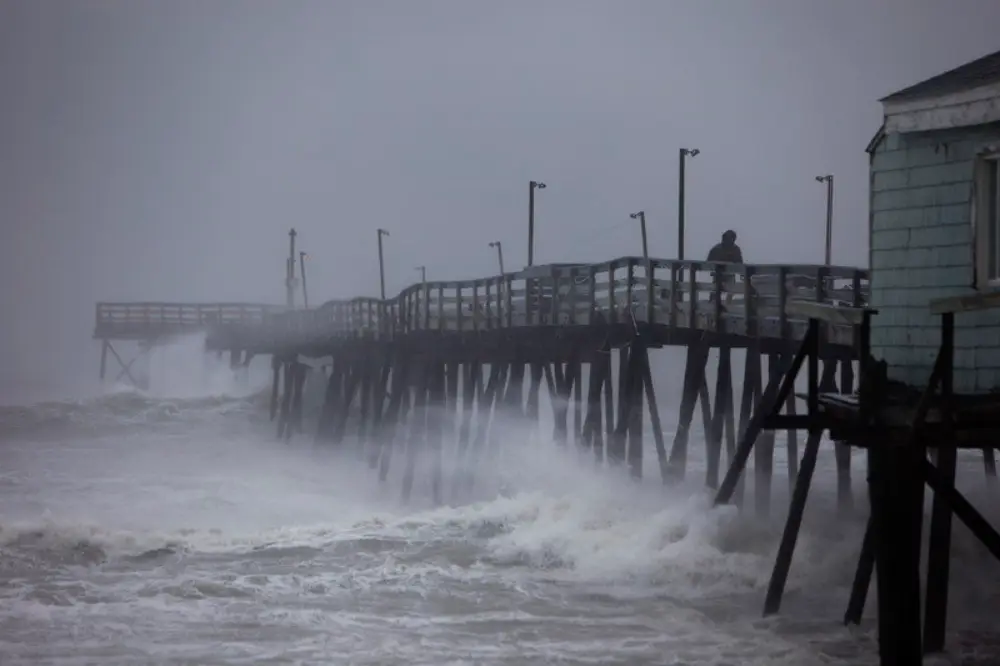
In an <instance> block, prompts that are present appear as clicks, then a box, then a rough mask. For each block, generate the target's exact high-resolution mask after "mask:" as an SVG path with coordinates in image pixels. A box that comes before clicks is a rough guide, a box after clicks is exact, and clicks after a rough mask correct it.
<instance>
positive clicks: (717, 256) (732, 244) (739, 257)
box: [708, 229, 743, 305]
mask: <svg viewBox="0 0 1000 666" xmlns="http://www.w3.org/2000/svg"><path fill="white" fill-rule="evenodd" d="M708 261H720V262H726V263H731V264H742V263H743V252H741V251H740V246H739V245H737V244H736V232H735V231H733V230H732V229H729V230H728V231H726V233H724V234H722V242H721V243H719V244H717V245H716V246H715V247H713V248H712V249H711V250H709V251H708ZM712 275H713V276H714V275H715V272H714V271H713V272H712ZM722 281H723V282H724V283H726V284H730V283H734V282H736V275H735V274H732V273H729V274H726V273H724V274H723V276H722ZM711 300H713V301H714V300H715V294H714V293H713V294H712V296H711ZM732 300H733V294H732V292H731V291H729V290H728V289H727V290H726V298H725V301H726V304H727V305H728V304H729V303H731V302H732Z"/></svg>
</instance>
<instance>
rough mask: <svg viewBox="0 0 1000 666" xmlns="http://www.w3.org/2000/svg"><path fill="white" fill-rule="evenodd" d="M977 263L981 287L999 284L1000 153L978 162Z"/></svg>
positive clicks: (976, 209) (989, 154)
mask: <svg viewBox="0 0 1000 666" xmlns="http://www.w3.org/2000/svg"><path fill="white" fill-rule="evenodd" d="M975 219H976V265H977V267H978V270H977V273H978V275H977V278H978V280H977V283H978V285H979V286H980V287H1000V153H998V152H990V153H986V154H983V155H982V156H980V158H979V160H977V163H976V202H975Z"/></svg>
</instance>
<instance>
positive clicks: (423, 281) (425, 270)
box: [413, 266, 427, 284]
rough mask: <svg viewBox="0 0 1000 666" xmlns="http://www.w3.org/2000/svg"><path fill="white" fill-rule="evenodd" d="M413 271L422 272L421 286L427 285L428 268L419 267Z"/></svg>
mask: <svg viewBox="0 0 1000 666" xmlns="http://www.w3.org/2000/svg"><path fill="white" fill-rule="evenodd" d="M413 270H415V271H420V284H427V267H426V266H417V267H415V268H414V269H413Z"/></svg>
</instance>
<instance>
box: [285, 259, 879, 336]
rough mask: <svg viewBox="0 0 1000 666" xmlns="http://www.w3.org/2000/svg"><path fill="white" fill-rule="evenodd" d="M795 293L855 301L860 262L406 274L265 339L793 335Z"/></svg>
mask: <svg viewBox="0 0 1000 666" xmlns="http://www.w3.org/2000/svg"><path fill="white" fill-rule="evenodd" d="M802 300H807V301H814V302H821V303H838V304H846V305H857V306H860V305H863V304H865V303H866V302H867V300H868V274H867V271H865V270H862V269H858V268H850V267H841V266H812V265H806V266H800V265H749V264H747V265H744V264H727V263H708V262H698V261H667V260H656V259H651V260H646V259H643V258H638V257H623V258H620V259H615V260H613V261H609V262H603V263H600V264H592V265H580V266H539V267H535V268H533V269H529V270H526V271H521V272H519V273H509V274H507V275H502V276H501V275H497V276H494V277H490V278H481V279H476V280H463V281H446V282H426V283H421V284H416V285H413V286H411V287H408V288H406V289H404V290H403V291H402V292H401V293H400V294H399V295H398V296H397V297H396V298H393V299H389V300H386V301H384V302H383V301H380V300H379V299H373V298H356V299H352V300H349V301H334V302H331V303H328V304H325V305H324V306H322V307H320V308H316V309H310V310H295V311H288V312H283V313H280V314H275V315H273V316H271V317H269V318H268V322H267V324H266V329H267V335H268V336H269V337H272V336H273V339H275V340H279V339H284V340H300V341H303V342H306V341H310V340H311V341H320V340H322V339H324V338H336V337H341V336H367V337H375V338H383V339H391V338H393V337H395V336H399V335H406V334H409V333H413V332H417V331H449V332H477V331H492V330H497V329H505V328H517V327H525V326H529V327H536V326H574V325H578V326H588V325H591V324H594V323H597V322H598V321H600V322H606V323H612V324H613V323H624V322H632V321H634V322H636V323H639V322H644V323H650V324H659V325H666V326H670V327H677V328H689V329H700V330H707V331H714V332H720V333H730V334H736V335H750V336H761V337H789V336H791V337H801V335H804V332H805V329H806V325H807V322H806V321H805V320H804V319H801V318H795V317H793V316H790V315H789V314H787V307H786V306H787V304H788V303H789V302H792V301H802ZM852 335H853V333H852V332H851V331H850V330H849V329H846V328H845V330H843V331H829V332H828V339H829V340H830V341H831V342H839V343H842V344H850V343H851V339H852ZM841 338H842V339H841Z"/></svg>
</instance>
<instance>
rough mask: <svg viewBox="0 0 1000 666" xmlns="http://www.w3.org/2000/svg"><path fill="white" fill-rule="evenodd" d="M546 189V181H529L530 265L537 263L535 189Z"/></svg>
mask: <svg viewBox="0 0 1000 666" xmlns="http://www.w3.org/2000/svg"><path fill="white" fill-rule="evenodd" d="M536 189H539V190H544V189H545V183H541V182H538V181H537V180H532V181H529V182H528V265H529V266H533V265H534V263H535V190H536Z"/></svg>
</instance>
